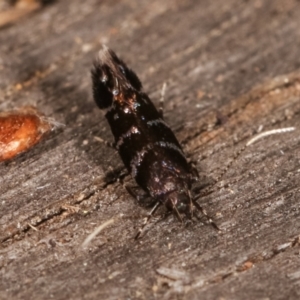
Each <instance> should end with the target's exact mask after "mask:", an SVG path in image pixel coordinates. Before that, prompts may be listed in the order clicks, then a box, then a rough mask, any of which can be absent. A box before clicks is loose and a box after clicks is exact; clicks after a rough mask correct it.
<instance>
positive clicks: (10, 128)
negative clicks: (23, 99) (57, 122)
mask: <svg viewBox="0 0 300 300" xmlns="http://www.w3.org/2000/svg"><path fill="white" fill-rule="evenodd" d="M51 129H52V125H51V124H50V123H49V121H47V119H46V118H45V117H44V115H43V114H41V113H40V112H38V111H37V110H36V109H35V108H33V107H24V108H21V109H20V110H17V111H8V112H2V113H0V161H5V160H8V159H11V158H13V157H15V156H16V155H18V154H19V153H21V152H24V151H27V150H28V149H30V148H31V147H33V146H34V145H35V144H37V143H38V142H39V141H40V140H41V138H42V137H43V136H44V135H45V134H46V133H47V132H49V131H50V130H51Z"/></svg>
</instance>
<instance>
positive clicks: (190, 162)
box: [188, 160, 200, 182]
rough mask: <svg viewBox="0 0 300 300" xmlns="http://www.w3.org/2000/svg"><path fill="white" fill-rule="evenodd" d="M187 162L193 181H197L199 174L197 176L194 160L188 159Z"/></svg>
mask: <svg viewBox="0 0 300 300" xmlns="http://www.w3.org/2000/svg"><path fill="white" fill-rule="evenodd" d="M188 164H189V168H190V171H191V174H192V175H193V177H192V179H193V181H195V182H196V181H198V179H199V177H200V176H199V172H198V170H197V168H196V162H195V161H193V160H189V161H188Z"/></svg>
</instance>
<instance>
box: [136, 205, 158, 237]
mask: <svg viewBox="0 0 300 300" xmlns="http://www.w3.org/2000/svg"><path fill="white" fill-rule="evenodd" d="M160 205H161V203H160V202H156V203H155V205H154V207H153V208H152V210H151V211H150V213H149V215H148V217H146V218H145V220H144V224H143V225H142V227H140V229H139V231H138V233H137V234H136V236H135V237H134V239H135V240H137V239H138V238H139V237H140V236H141V234H142V232H143V231H144V229H145V227H146V225H147V224H148V222H149V220H150V219H151V218H152V217H153V215H154V214H155V212H156V211H157V209H158V208H159V206H160Z"/></svg>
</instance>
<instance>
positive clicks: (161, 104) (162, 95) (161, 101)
mask: <svg viewBox="0 0 300 300" xmlns="http://www.w3.org/2000/svg"><path fill="white" fill-rule="evenodd" d="M166 87H167V84H166V83H165V82H164V84H163V86H162V89H161V92H160V99H159V106H158V112H159V114H160V116H161V118H162V119H163V118H164V102H165V93H166Z"/></svg>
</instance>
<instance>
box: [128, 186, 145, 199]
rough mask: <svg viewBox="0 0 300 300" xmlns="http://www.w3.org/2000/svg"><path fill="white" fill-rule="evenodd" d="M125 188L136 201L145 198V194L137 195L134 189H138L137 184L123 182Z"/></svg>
mask: <svg viewBox="0 0 300 300" xmlns="http://www.w3.org/2000/svg"><path fill="white" fill-rule="evenodd" d="M124 187H125V189H126V190H127V192H128V193H129V194H130V195H131V196H132V197H133V198H134V199H135V200H137V201H138V202H141V200H143V199H144V198H146V194H143V195H139V194H138V193H137V192H136V191H134V189H138V188H140V187H138V186H130V185H128V184H124Z"/></svg>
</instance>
